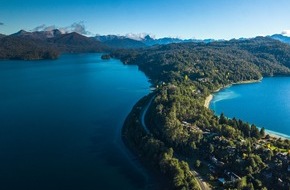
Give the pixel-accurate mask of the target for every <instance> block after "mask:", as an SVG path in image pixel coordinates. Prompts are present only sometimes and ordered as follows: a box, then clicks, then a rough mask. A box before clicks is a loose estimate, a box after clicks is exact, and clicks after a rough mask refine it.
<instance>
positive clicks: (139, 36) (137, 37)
mask: <svg viewBox="0 0 290 190" xmlns="http://www.w3.org/2000/svg"><path fill="white" fill-rule="evenodd" d="M147 35H149V36H150V37H151V38H155V36H154V35H151V34H148V33H139V34H133V33H128V34H126V37H127V38H130V39H133V40H143V39H144V38H145V36H147Z"/></svg>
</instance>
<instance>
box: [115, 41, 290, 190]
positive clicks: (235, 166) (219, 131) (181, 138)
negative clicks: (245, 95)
mask: <svg viewBox="0 0 290 190" xmlns="http://www.w3.org/2000/svg"><path fill="white" fill-rule="evenodd" d="M112 56H114V57H117V58H119V59H121V60H122V61H123V62H124V63H125V64H137V65H138V66H139V68H140V69H141V70H142V71H144V72H145V74H146V75H147V76H149V78H150V79H152V82H153V84H154V85H156V90H155V99H154V101H153V103H152V106H150V108H149V110H148V113H147V116H146V120H147V123H148V127H149V129H150V135H149V134H147V133H146V132H145V131H144V130H142V126H141V124H140V118H139V116H140V114H138V109H137V108H135V109H133V111H132V112H131V114H130V116H129V118H133V119H129V121H131V122H128V120H127V122H126V123H125V129H124V131H123V135H124V139H125V141H126V144H127V145H129V147H130V148H131V149H132V150H134V151H135V152H137V153H138V155H140V156H141V157H142V158H143V159H144V160H146V162H147V163H148V162H150V163H151V165H152V166H155V168H156V169H157V170H159V171H161V172H163V173H165V174H167V175H166V176H167V177H168V179H169V181H170V182H172V184H171V187H173V188H174V189H182V188H185V189H194V188H196V186H192V187H191V185H189V184H190V179H193V180H194V178H193V176H190V175H188V171H189V170H192V169H193V168H195V169H196V170H197V171H199V172H200V174H201V175H203V177H204V178H205V179H207V181H208V182H209V183H210V184H212V186H213V188H214V189H219V188H220V189H277V188H279V189H289V187H290V177H289V171H288V166H289V160H290V156H289V149H290V143H289V140H282V139H274V138H270V137H269V136H265V131H264V129H263V128H262V129H261V130H259V129H258V128H257V127H256V126H255V125H249V124H248V123H245V122H243V121H241V120H238V119H236V118H233V119H228V118H226V116H224V115H223V114H222V115H221V116H220V117H217V116H215V115H214V114H213V112H212V111H210V110H209V109H207V108H205V107H204V100H205V97H207V96H208V95H209V94H210V93H212V92H214V91H215V90H217V89H219V88H221V87H224V86H226V85H229V84H232V83H237V82H241V81H245V80H258V79H260V78H261V77H263V76H274V75H289V74H290V69H289V67H290V46H288V45H286V44H283V43H280V42H278V41H275V40H272V39H270V38H262V37H258V38H255V39H250V40H231V41H228V42H213V43H209V44H204V43H184V44H170V45H164V46H156V47H152V48H150V49H143V50H131V51H128V50H120V51H116V52H113V53H112ZM140 109H141V108H140ZM140 131H142V132H140ZM144 147H146V148H144ZM174 157H175V158H174ZM177 158H184V159H183V160H186V161H187V163H188V164H189V165H187V164H186V162H184V161H179V160H182V159H177ZM164 164H165V165H167V166H164ZM169 166H170V167H169ZM172 166H174V168H175V169H172V168H171V167H172ZM168 167H169V169H168ZM164 168H166V169H164ZM168 171H170V172H169V173H170V174H168ZM182 171H183V172H182ZM171 172H173V173H171ZM176 175H177V176H179V177H176ZM172 179H174V180H172ZM218 184H220V185H218Z"/></svg>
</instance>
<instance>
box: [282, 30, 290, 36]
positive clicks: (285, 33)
mask: <svg viewBox="0 0 290 190" xmlns="http://www.w3.org/2000/svg"><path fill="white" fill-rule="evenodd" d="M282 34H283V35H287V36H290V30H283V31H282Z"/></svg>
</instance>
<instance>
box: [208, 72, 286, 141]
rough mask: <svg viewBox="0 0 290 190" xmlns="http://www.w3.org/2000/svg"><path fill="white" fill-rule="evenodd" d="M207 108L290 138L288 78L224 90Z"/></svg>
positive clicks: (266, 80)
mask: <svg viewBox="0 0 290 190" xmlns="http://www.w3.org/2000/svg"><path fill="white" fill-rule="evenodd" d="M210 109H212V110H214V112H215V113H216V114H217V115H220V114H221V113H224V114H225V115H226V116H227V117H230V118H233V117H236V118H239V119H242V120H244V121H247V122H249V123H253V124H255V125H257V126H258V127H265V128H266V129H267V130H269V132H272V133H276V134H278V135H280V136H284V137H286V138H290V119H289V118H290V77H272V78H264V79H263V80H262V81H261V82H258V83H251V84H239V85H233V86H231V87H228V88H225V89H223V90H221V91H219V92H218V93H216V94H215V95H214V98H213V100H212V101H211V103H210Z"/></svg>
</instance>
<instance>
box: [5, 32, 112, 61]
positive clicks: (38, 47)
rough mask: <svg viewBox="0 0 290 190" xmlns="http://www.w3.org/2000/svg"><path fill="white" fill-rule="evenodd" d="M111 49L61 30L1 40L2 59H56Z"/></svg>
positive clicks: (100, 43)
mask: <svg viewBox="0 0 290 190" xmlns="http://www.w3.org/2000/svg"><path fill="white" fill-rule="evenodd" d="M108 50H109V47H107V46H106V45H105V44H103V43H102V42H100V41H97V40H95V39H92V38H88V37H86V36H83V35H80V34H78V33H76V32H73V33H66V34H63V33H61V32H60V31H59V30H52V31H40V32H39V31H37V32H27V31H25V30H20V31H19V32H17V33H14V34H11V35H9V36H3V37H1V38H0V59H25V60H33V59H56V58H57V57H58V56H59V55H60V54H61V53H65V52H67V53H83V52H105V51H108Z"/></svg>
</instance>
